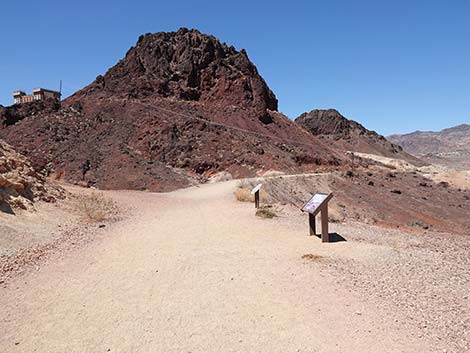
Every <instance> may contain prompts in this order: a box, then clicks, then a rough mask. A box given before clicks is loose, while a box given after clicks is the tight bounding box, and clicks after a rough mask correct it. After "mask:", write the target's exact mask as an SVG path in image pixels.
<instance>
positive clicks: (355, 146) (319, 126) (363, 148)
mask: <svg viewBox="0 0 470 353" xmlns="http://www.w3.org/2000/svg"><path fill="white" fill-rule="evenodd" d="M295 122H296V123H297V124H299V125H300V126H302V127H303V128H305V129H306V130H307V131H308V132H310V133H311V134H312V135H314V136H316V137H318V138H320V139H322V140H324V141H327V143H328V145H330V146H334V147H335V148H337V149H340V150H344V151H354V152H363V153H369V154H376V155H380V156H384V157H390V158H397V159H404V160H407V161H410V162H412V163H416V164H419V163H420V161H418V160H417V159H416V158H415V157H413V156H411V155H409V154H408V153H406V152H404V151H403V149H402V148H401V147H400V146H398V145H396V144H393V143H391V142H389V141H387V140H386V139H385V137H383V136H382V135H379V134H377V133H376V132H375V131H371V130H368V129H366V128H365V127H364V126H362V125H361V124H359V123H358V122H356V121H354V120H350V119H347V118H345V117H344V116H343V115H341V114H340V113H339V112H338V111H337V110H335V109H327V110H323V109H315V110H312V111H310V112H308V113H303V114H301V115H300V116H299V117H297V118H296V119H295Z"/></svg>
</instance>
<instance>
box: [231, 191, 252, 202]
mask: <svg viewBox="0 0 470 353" xmlns="http://www.w3.org/2000/svg"><path fill="white" fill-rule="evenodd" d="M250 191H251V190H250V189H247V188H237V189H236V190H235V191H234V192H233V194H234V195H235V198H236V199H237V201H242V202H254V201H255V195H252V194H251V192H250Z"/></svg>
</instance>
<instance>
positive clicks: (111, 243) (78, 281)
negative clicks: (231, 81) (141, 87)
mask: <svg viewBox="0 0 470 353" xmlns="http://www.w3.org/2000/svg"><path fill="white" fill-rule="evenodd" d="M234 186H235V182H225V183H218V184H210V185H209V184H208V185H204V186H201V187H193V188H190V189H185V190H179V191H176V192H173V193H169V194H151V193H141V192H127V191H123V192H109V193H108V195H109V196H111V197H113V198H114V199H116V200H117V202H119V203H120V204H121V205H125V207H127V209H128V217H126V218H125V219H124V220H121V221H119V222H118V223H115V224H114V225H112V226H109V227H106V228H105V229H103V230H101V233H100V235H99V236H98V237H97V238H96V241H94V242H93V243H92V244H89V245H87V246H84V247H83V248H80V249H74V250H72V251H70V252H69V253H68V254H67V256H58V257H56V258H52V259H50V260H49V261H48V262H47V263H45V264H43V265H42V266H41V267H39V268H36V269H34V270H31V271H30V272H28V273H26V274H23V275H21V276H18V277H16V278H14V279H12V280H10V281H9V282H6V283H4V284H3V285H2V286H3V287H0V351H2V352H8V353H9V352H443V351H444V350H447V351H449V352H451V351H460V350H461V349H462V350H461V351H462V352H463V351H464V349H466V348H465V345H467V344H468V340H467V338H468V337H467V336H466V333H465V332H462V334H461V336H460V338H459V339H460V340H461V341H459V342H457V341H455V342H454V341H452V339H453V338H452V337H453V336H452V335H450V334H449V335H447V336H445V335H444V336H442V337H437V338H436V337H434V334H435V333H436V330H438V328H434V326H432V325H431V327H430V328H429V330H430V333H429V334H428V332H427V331H426V329H425V328H423V327H422V326H420V324H421V322H422V321H421V320H417V321H416V320H413V318H410V316H415V317H417V318H418V319H419V318H420V317H421V316H420V315H421V314H422V313H421V312H420V310H421V311H422V310H424V311H426V310H432V307H433V305H432V298H431V299H430V300H431V302H430V304H429V306H430V307H431V309H430V308H429V307H427V306H425V307H424V308H423V307H420V306H417V307H416V309H413V308H411V309H410V307H409V306H406V307H405V309H404V310H401V309H400V308H399V307H398V306H397V305H396V303H395V300H396V301H398V302H401V301H402V300H401V299H400V298H407V297H408V296H409V295H410V294H409V291H411V292H412V293H411V295H413V293H415V292H420V291H422V288H420V287H419V286H420V285H423V283H415V282H413V285H410V283H408V282H407V281H406V277H404V278H401V279H400V278H394V281H395V282H394V283H391V284H393V285H388V284H387V280H389V279H388V278H384V279H383V280H382V283H381V282H380V281H379V279H380V278H382V277H383V276H384V274H387V266H390V264H395V262H394V261H395V260H394V259H401V256H404V257H406V258H407V259H408V254H409V251H413V252H411V254H415V253H416V252H414V249H416V248H419V246H418V245H416V244H420V243H419V242H414V243H413V244H414V245H415V246H414V247H413V246H412V247H411V248H408V247H407V248H404V249H401V247H402V246H401V245H400V244H402V242H403V235H400V236H398V237H396V236H395V234H394V233H393V232H392V231H391V232H389V233H387V238H384V239H388V240H387V241H386V242H380V241H371V240H370V239H373V238H374V235H377V236H378V235H380V234H373V233H374V232H381V230H380V229H379V228H374V227H369V226H367V227H366V228H364V227H365V226H363V225H359V224H357V225H355V224H351V225H333V227H332V231H336V232H338V233H340V234H341V235H342V236H343V237H344V238H346V239H347V240H348V241H347V242H338V243H331V244H322V243H321V242H320V241H319V239H317V238H315V237H308V236H306V231H307V222H306V218H305V216H304V215H301V214H300V213H299V212H294V210H292V209H287V208H286V209H284V210H283V211H279V213H280V217H278V218H275V219H271V220H268V219H261V218H258V217H255V215H254V208H253V205H251V204H249V203H241V202H237V201H235V200H234V197H233V195H232V191H233V189H234ZM463 241H464V242H466V243H465V244H467V245H468V242H467V240H466V239H464V240H463ZM459 242H460V240H455V242H454V243H455V244H458V243H459ZM454 243H453V244H454ZM467 245H465V246H467ZM455 246H456V247H457V248H458V246H457V245H455ZM465 246H464V247H463V249H464V250H463V251H468V248H466V247H465ZM397 249H398V250H397ZM410 249H411V250H410ZM465 249H467V250H465ZM420 251H421V250H420ZM459 251H460V250H459ZM305 254H313V255H318V256H321V257H320V258H317V259H314V260H308V259H302V256H303V255H305ZM397 254H398V255H399V256H397ZM426 254H427V255H428V256H431V257H430V258H432V259H433V261H436V258H434V257H432V256H433V255H432V254H431V255H430V254H428V253H427V252H426ZM459 254H460V255H458V256H460V257H461V258H460V257H458V259H459V261H457V265H456V266H457V268H456V270H455V271H451V272H456V273H457V274H452V273H450V276H451V277H452V276H457V279H458V280H457V279H456V280H455V281H454V282H455V283H454V284H455V285H456V286H457V292H455V293H454V292H453V291H452V290H453V289H449V288H448V289H447V290H448V292H446V291H445V290H446V289H445V288H442V287H440V286H439V285H437V286H436V293H440V294H439V295H438V296H439V297H441V296H442V297H446V296H450V297H451V299H453V298H454V297H455V298H457V297H459V296H460V304H459V303H456V305H457V307H456V308H452V310H454V311H455V315H457V316H458V317H461V316H462V315H463V317H461V320H462V324H461V325H460V326H458V329H459V330H461V329H462V327H463V329H468V320H466V318H465V315H468V314H469V311H468V297H466V298H465V297H462V293H464V292H466V289H470V288H469V287H468V277H467V279H466V280H465V277H464V278H462V279H461V278H460V276H462V275H465V274H468V269H469V268H468V256H467V257H465V252H464V253H462V251H460V252H459ZM467 254H468V253H467ZM441 260H442V261H449V259H448V258H447V257H444V258H443V259H441ZM410 261H411V260H410ZM423 261H424V260H423ZM412 263H413V264H418V265H420V264H421V263H420V262H418V263H415V262H412ZM395 265H396V267H394V268H392V271H393V274H394V275H393V276H391V277H401V274H400V266H399V264H398V263H397V264H395ZM374 267H377V270H376V271H374ZM437 267H439V266H437ZM415 270H416V268H415ZM374 273H376V274H377V276H380V277H374V275H373V274H374ZM418 277H419V276H418ZM452 278H454V277H452ZM454 279H455V278H454ZM400 280H405V281H404V283H405V288H406V291H403V293H401V292H400V291H401V287H402V285H401V284H400ZM424 280H425V279H424ZM357 281H362V282H364V283H363V284H362V285H361V286H355V285H354V284H355V282H357ZM406 284H407V285H408V287H406ZM424 284H425V285H429V287H433V284H432V283H424ZM434 285H435V284H434ZM372 286H374V287H372ZM417 286H418V287H417ZM387 288H392V289H393V290H394V291H398V292H399V293H398V294H396V295H395V296H393V295H392V294H391V293H388V292H387V291H386V289H387ZM446 288H447V287H446ZM425 292H426V293H430V295H434V294H433V293H435V292H434V289H433V288H428V290H426V291H425ZM387 296H389V297H387ZM389 299H390V300H389ZM392 299H393V300H392ZM456 300H457V299H456ZM405 302H406V300H405ZM411 303H413V301H411ZM459 305H460V306H459ZM410 310H411V311H410ZM443 311H446V310H443ZM443 315H445V314H443ZM452 317H454V316H452ZM467 318H468V316H467ZM449 320H450V322H453V321H452V318H449Z"/></svg>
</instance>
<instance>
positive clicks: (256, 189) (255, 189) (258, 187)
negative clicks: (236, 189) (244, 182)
mask: <svg viewBox="0 0 470 353" xmlns="http://www.w3.org/2000/svg"><path fill="white" fill-rule="evenodd" d="M261 185H262V184H258V185H256V186H255V187H254V188H253V190H251V194H254V193H256V192H257V191H259V189H261Z"/></svg>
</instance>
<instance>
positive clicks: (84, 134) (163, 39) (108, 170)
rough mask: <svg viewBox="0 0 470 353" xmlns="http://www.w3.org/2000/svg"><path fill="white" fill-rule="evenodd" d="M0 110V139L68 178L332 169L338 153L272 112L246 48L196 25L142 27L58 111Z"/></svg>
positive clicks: (154, 180)
mask: <svg viewBox="0 0 470 353" xmlns="http://www.w3.org/2000/svg"><path fill="white" fill-rule="evenodd" d="M32 110H33V111H34V114H31V113H28V111H29V109H28V111H25V109H24V107H12V108H8V117H5V113H4V114H3V118H2V113H1V112H0V121H3V125H4V128H3V129H2V130H0V137H2V138H4V139H5V140H7V141H8V142H9V143H11V144H12V145H14V146H15V147H16V148H17V149H18V150H19V151H20V152H22V153H26V154H28V155H29V156H30V157H31V159H32V161H33V163H34V165H35V166H36V167H37V168H44V167H45V166H46V165H48V163H49V164H50V167H51V170H52V171H53V172H54V173H56V174H58V175H60V176H63V177H64V178H65V179H66V180H68V181H72V182H77V181H80V180H82V179H83V181H84V182H87V183H89V184H92V185H97V186H99V187H101V188H113V189H118V188H122V189H150V190H156V191H163V190H172V189H175V188H179V187H183V186H187V185H190V184H191V183H193V182H195V181H196V182H197V181H200V180H201V179H204V178H206V177H208V176H210V175H211V174H213V173H215V172H217V171H221V170H227V171H229V172H230V173H232V174H233V175H234V176H235V177H243V176H250V175H254V174H255V173H256V172H258V171H260V170H261V171H262V170H269V169H278V170H284V171H287V172H295V171H306V170H308V171H311V170H318V169H319V168H332V167H336V166H338V165H340V164H341V161H342V158H343V157H342V154H341V153H337V152H335V151H333V150H331V149H330V148H329V147H328V146H326V145H325V144H323V143H322V142H321V141H319V140H318V139H317V138H316V137H314V136H312V135H310V134H308V133H307V132H306V131H305V130H304V129H302V128H301V127H300V126H298V125H297V124H295V123H294V122H292V121H291V120H289V119H288V118H287V117H286V116H284V115H282V114H281V113H279V112H277V100H276V97H275V96H274V94H273V93H272V92H271V90H270V89H269V87H268V86H267V84H266V83H265V81H264V80H263V78H262V77H261V76H260V75H259V73H258V71H257V69H256V67H255V66H254V65H253V63H251V61H250V60H249V59H248V56H247V54H246V52H245V51H244V50H241V51H237V50H235V49H234V48H233V47H229V46H227V45H226V44H223V43H220V42H219V41H218V40H217V39H216V38H214V37H213V36H209V35H205V34H202V33H200V32H199V31H196V30H187V29H184V28H183V29H180V30H178V31H177V32H170V33H156V34H146V35H143V36H141V37H140V38H139V40H138V42H137V44H136V46H135V47H132V48H130V49H129V51H128V52H127V54H126V56H125V57H124V58H123V59H122V60H121V61H119V63H118V64H117V65H115V66H114V67H112V68H111V69H109V70H108V72H106V74H104V75H103V76H98V77H97V78H96V80H95V81H94V82H93V83H91V84H90V85H88V86H87V87H85V88H83V89H82V90H80V91H78V92H76V93H75V94H74V95H73V96H71V97H69V98H68V99H67V100H65V101H64V102H63V103H62V108H60V109H57V110H54V109H45V110H44V112H42V113H41V112H40V113H36V112H35V109H32Z"/></svg>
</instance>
